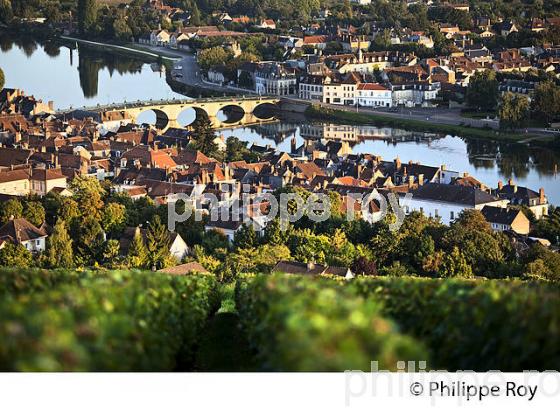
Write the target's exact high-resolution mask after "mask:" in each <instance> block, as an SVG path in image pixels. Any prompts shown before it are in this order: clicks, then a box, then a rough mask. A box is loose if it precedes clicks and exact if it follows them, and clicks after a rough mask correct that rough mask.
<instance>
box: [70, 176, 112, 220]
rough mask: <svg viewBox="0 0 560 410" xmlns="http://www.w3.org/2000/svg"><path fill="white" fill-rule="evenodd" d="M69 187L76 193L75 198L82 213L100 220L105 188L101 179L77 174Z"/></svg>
mask: <svg viewBox="0 0 560 410" xmlns="http://www.w3.org/2000/svg"><path fill="white" fill-rule="evenodd" d="M69 188H70V190H71V191H72V192H73V193H74V196H73V199H74V200H75V201H76V203H77V204H78V208H79V210H80V213H81V214H82V215H83V216H91V217H94V218H96V219H97V220H100V219H101V210H102V208H103V196H104V195H105V190H104V189H103V187H102V186H101V184H100V183H99V181H98V180H97V179H96V178H91V177H88V176H77V177H75V178H74V179H73V180H72V182H71V183H70V186H69Z"/></svg>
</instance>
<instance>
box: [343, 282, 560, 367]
mask: <svg viewBox="0 0 560 410" xmlns="http://www.w3.org/2000/svg"><path fill="white" fill-rule="evenodd" d="M351 286H352V287H354V288H355V289H357V292H358V294H359V295H361V296H366V297H367V296H370V297H371V299H374V300H376V301H379V302H381V303H383V305H384V308H383V314H385V315H387V316H388V317H391V318H392V319H394V320H396V321H397V322H398V323H399V324H400V325H401V326H402V329H403V331H406V332H409V333H410V334H411V335H413V336H415V337H417V338H418V339H420V340H422V341H423V342H425V343H426V344H427V346H428V347H429V348H430V349H431V353H432V354H431V357H433V358H434V362H433V363H432V364H431V366H430V367H431V368H445V369H447V370H450V371H451V370H458V369H462V370H475V371H487V370H492V369H498V370H501V371H522V370H548V369H554V370H559V369H560V345H559V344H558V340H559V337H560V295H559V293H558V287H557V286H555V285H551V284H543V283H527V282H525V283H524V282H520V281H498V280H491V281H469V280H459V279H447V280H437V279H415V278H384V279H383V278H360V279H357V280H356V281H354V282H353V284H352V285H351Z"/></svg>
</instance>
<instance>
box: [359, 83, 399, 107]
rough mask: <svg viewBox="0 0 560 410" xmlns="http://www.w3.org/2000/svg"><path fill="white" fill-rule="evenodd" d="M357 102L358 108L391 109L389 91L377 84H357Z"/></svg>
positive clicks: (391, 100) (391, 98)
mask: <svg viewBox="0 0 560 410" xmlns="http://www.w3.org/2000/svg"><path fill="white" fill-rule="evenodd" d="M357 93H358V95H357V102H358V105H359V106H360V107H392V106H393V97H392V96H391V90H389V89H388V88H386V87H384V86H382V85H381V84H377V83H364V84H358V88H357Z"/></svg>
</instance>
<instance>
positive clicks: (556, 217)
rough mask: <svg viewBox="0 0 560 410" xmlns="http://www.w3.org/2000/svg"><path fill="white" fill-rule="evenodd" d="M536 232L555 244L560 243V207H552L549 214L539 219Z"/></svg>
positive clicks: (535, 228)
mask: <svg viewBox="0 0 560 410" xmlns="http://www.w3.org/2000/svg"><path fill="white" fill-rule="evenodd" d="M534 234H535V235H536V236H538V237H540V238H546V239H548V240H549V241H550V242H551V243H553V244H555V245H560V207H551V208H550V209H549V211H548V216H544V217H543V218H541V219H539V220H538V221H537V223H536V224H535V227H534Z"/></svg>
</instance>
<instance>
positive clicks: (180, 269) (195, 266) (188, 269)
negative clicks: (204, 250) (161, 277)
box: [158, 262, 210, 275]
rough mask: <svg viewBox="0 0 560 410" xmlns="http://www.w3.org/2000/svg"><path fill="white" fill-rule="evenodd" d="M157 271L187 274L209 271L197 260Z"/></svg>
mask: <svg viewBox="0 0 560 410" xmlns="http://www.w3.org/2000/svg"><path fill="white" fill-rule="evenodd" d="M158 272H162V273H169V274H171V275H187V274H189V273H193V272H199V273H210V272H208V271H207V270H206V269H205V268H204V266H202V265H201V264H200V263H198V262H189V263H183V264H182V265H177V266H173V267H170V268H165V269H160V270H158Z"/></svg>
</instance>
